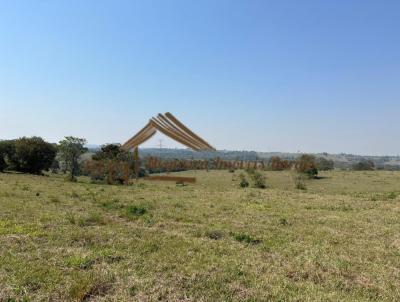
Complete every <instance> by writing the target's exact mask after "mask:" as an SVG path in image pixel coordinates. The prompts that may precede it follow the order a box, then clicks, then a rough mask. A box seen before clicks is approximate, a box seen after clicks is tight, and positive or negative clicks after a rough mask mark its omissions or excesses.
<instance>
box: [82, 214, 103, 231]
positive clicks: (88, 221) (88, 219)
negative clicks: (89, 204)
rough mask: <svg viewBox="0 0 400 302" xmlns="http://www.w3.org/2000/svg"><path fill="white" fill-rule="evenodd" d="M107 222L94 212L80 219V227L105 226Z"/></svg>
mask: <svg viewBox="0 0 400 302" xmlns="http://www.w3.org/2000/svg"><path fill="white" fill-rule="evenodd" d="M105 224H106V220H105V219H104V217H103V216H102V215H100V214H99V213H97V212H92V213H90V214H89V215H87V216H82V217H80V218H79V219H78V225H79V226H80V227H85V226H94V225H105Z"/></svg>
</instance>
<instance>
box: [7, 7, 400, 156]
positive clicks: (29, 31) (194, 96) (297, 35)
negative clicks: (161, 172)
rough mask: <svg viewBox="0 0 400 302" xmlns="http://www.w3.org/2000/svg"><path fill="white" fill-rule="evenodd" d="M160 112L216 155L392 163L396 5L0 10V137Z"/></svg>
mask: <svg viewBox="0 0 400 302" xmlns="http://www.w3.org/2000/svg"><path fill="white" fill-rule="evenodd" d="M166 111H170V112H172V113H174V114H175V115H176V116H177V117H178V118H180V119H181V120H182V121H183V122H185V123H186V124H187V125H189V126H190V127H191V128H192V129H193V130H195V131H196V132H197V133H198V134H200V135H201V136H203V137H204V138H205V139H206V140H208V141H209V142H210V143H211V144H213V145H215V146H216V147H217V148H218V149H235V150H243V149H244V150H258V151H292V152H297V151H301V152H324V151H326V152H331V153H337V152H346V153H358V154H394V155H396V154H400V151H399V150H400V140H399V133H400V123H399V116H400V1H389V0H387V1H384V0H383V1H376V0H375V1H368V0H353V1H349V0H337V1H325V0H320V1H311V0H302V1H297V0H291V1H277V0H276V1H267V0H264V1H255V0H246V1H245V0H243V1H238V0H229V1H225V0H210V1H205V0H204V1H203V0H199V1H187V0H181V1H172V0H171V1H169V0H160V1H147V0H146V1H133V0H132V1H118V0H116V1H111V0H110V1H99V0H96V1H94V0H93V1H80V0H79V1H78V0H72V1H71V0H69V1H61V0H60V1H52V0H37V1H22V0H16V1H2V0H0V121H1V122H0V138H14V137H19V136H24V135H27V136H30V135H40V136H43V137H44V138H46V139H47V140H49V141H54V142H56V141H59V140H60V139H61V138H62V137H63V136H66V135H74V136H80V137H85V138H87V139H88V141H89V142H90V143H93V144H102V143H107V142H124V141H125V140H126V139H127V138H129V137H130V136H131V135H133V134H134V133H135V132H136V131H138V130H139V129H140V128H141V127H142V126H143V125H144V124H145V123H146V122H147V120H148V119H149V118H150V117H151V116H153V115H156V114H157V113H158V112H166ZM157 143H158V137H157V138H154V139H152V141H150V142H148V143H147V145H146V146H150V147H151V146H155V145H156V144H157ZM163 143H164V145H165V146H167V147H175V146H178V145H177V144H175V143H174V142H172V141H170V140H167V139H165V140H164V142H163Z"/></svg>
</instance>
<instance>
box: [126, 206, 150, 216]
mask: <svg viewBox="0 0 400 302" xmlns="http://www.w3.org/2000/svg"><path fill="white" fill-rule="evenodd" d="M147 212H148V211H147V208H146V207H144V206H129V207H127V208H126V215H127V216H128V217H139V216H143V215H145V214H146V213H147Z"/></svg>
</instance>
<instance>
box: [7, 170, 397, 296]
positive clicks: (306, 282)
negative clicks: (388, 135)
mask: <svg viewBox="0 0 400 302" xmlns="http://www.w3.org/2000/svg"><path fill="white" fill-rule="evenodd" d="M239 173H240V172H239V171H236V172H235V173H229V172H228V171H211V172H205V171H190V172H182V173H174V174H176V175H180V176H189V177H191V176H195V177H197V182H196V183H195V184H190V185H187V186H182V185H176V184H175V183H171V182H169V183H167V182H156V181H154V182H146V181H139V182H138V183H133V184H132V185H130V186H110V185H102V184H92V183H90V182H89V180H88V179H87V178H79V180H78V182H77V183H71V182H66V181H64V179H63V177H62V176H59V175H50V176H32V175H22V174H14V173H4V174H0V301H157V300H161V301H266V300H272V301H293V300H295V301H339V300H340V301H368V300H370V301H372V300H382V301H398V300H400V173H399V172H385V171H372V172H344V171H343V172H342V171H334V172H326V173H323V172H322V173H320V176H321V179H318V180H310V181H307V182H306V187H307V190H297V189H295V188H294V185H293V179H292V175H291V174H290V173H289V172H265V176H266V177H267V178H266V180H267V185H268V188H267V189H255V188H251V187H250V188H245V189H243V188H240V187H239V184H238V183H239V177H238V174H239ZM8 299H10V300H8Z"/></svg>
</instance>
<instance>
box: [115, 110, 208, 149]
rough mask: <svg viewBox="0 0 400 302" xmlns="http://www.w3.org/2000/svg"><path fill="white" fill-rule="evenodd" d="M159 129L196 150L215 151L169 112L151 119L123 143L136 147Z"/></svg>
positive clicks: (127, 147)
mask: <svg viewBox="0 0 400 302" xmlns="http://www.w3.org/2000/svg"><path fill="white" fill-rule="evenodd" d="M157 131H160V132H161V133H163V134H165V135H166V136H168V137H170V138H172V139H173V140H175V141H177V142H179V143H181V144H182V145H185V146H186V147H188V148H190V149H192V150H195V151H213V150H215V148H214V147H213V146H211V145H210V144H209V143H207V142H206V141H205V140H204V139H202V138H201V137H200V136H198V135H197V134H195V133H194V132H193V131H192V130H190V129H189V128H188V127H186V126H185V125H184V124H183V123H182V122H180V121H179V120H178V119H177V118H176V117H175V116H173V115H172V114H171V113H169V112H167V113H165V114H161V113H160V114H158V115H157V116H156V117H153V118H151V119H150V120H149V122H148V123H147V125H146V126H144V127H143V129H142V130H140V131H139V132H138V133H136V134H135V135H134V136H133V137H132V138H130V139H129V140H128V141H127V142H125V143H124V144H123V145H122V148H123V149H124V150H127V151H129V150H131V149H135V153H136V152H137V148H138V147H139V145H141V144H143V143H144V142H145V141H147V140H149V139H150V138H151V137H152V136H153V135H154V134H156V132H157Z"/></svg>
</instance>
